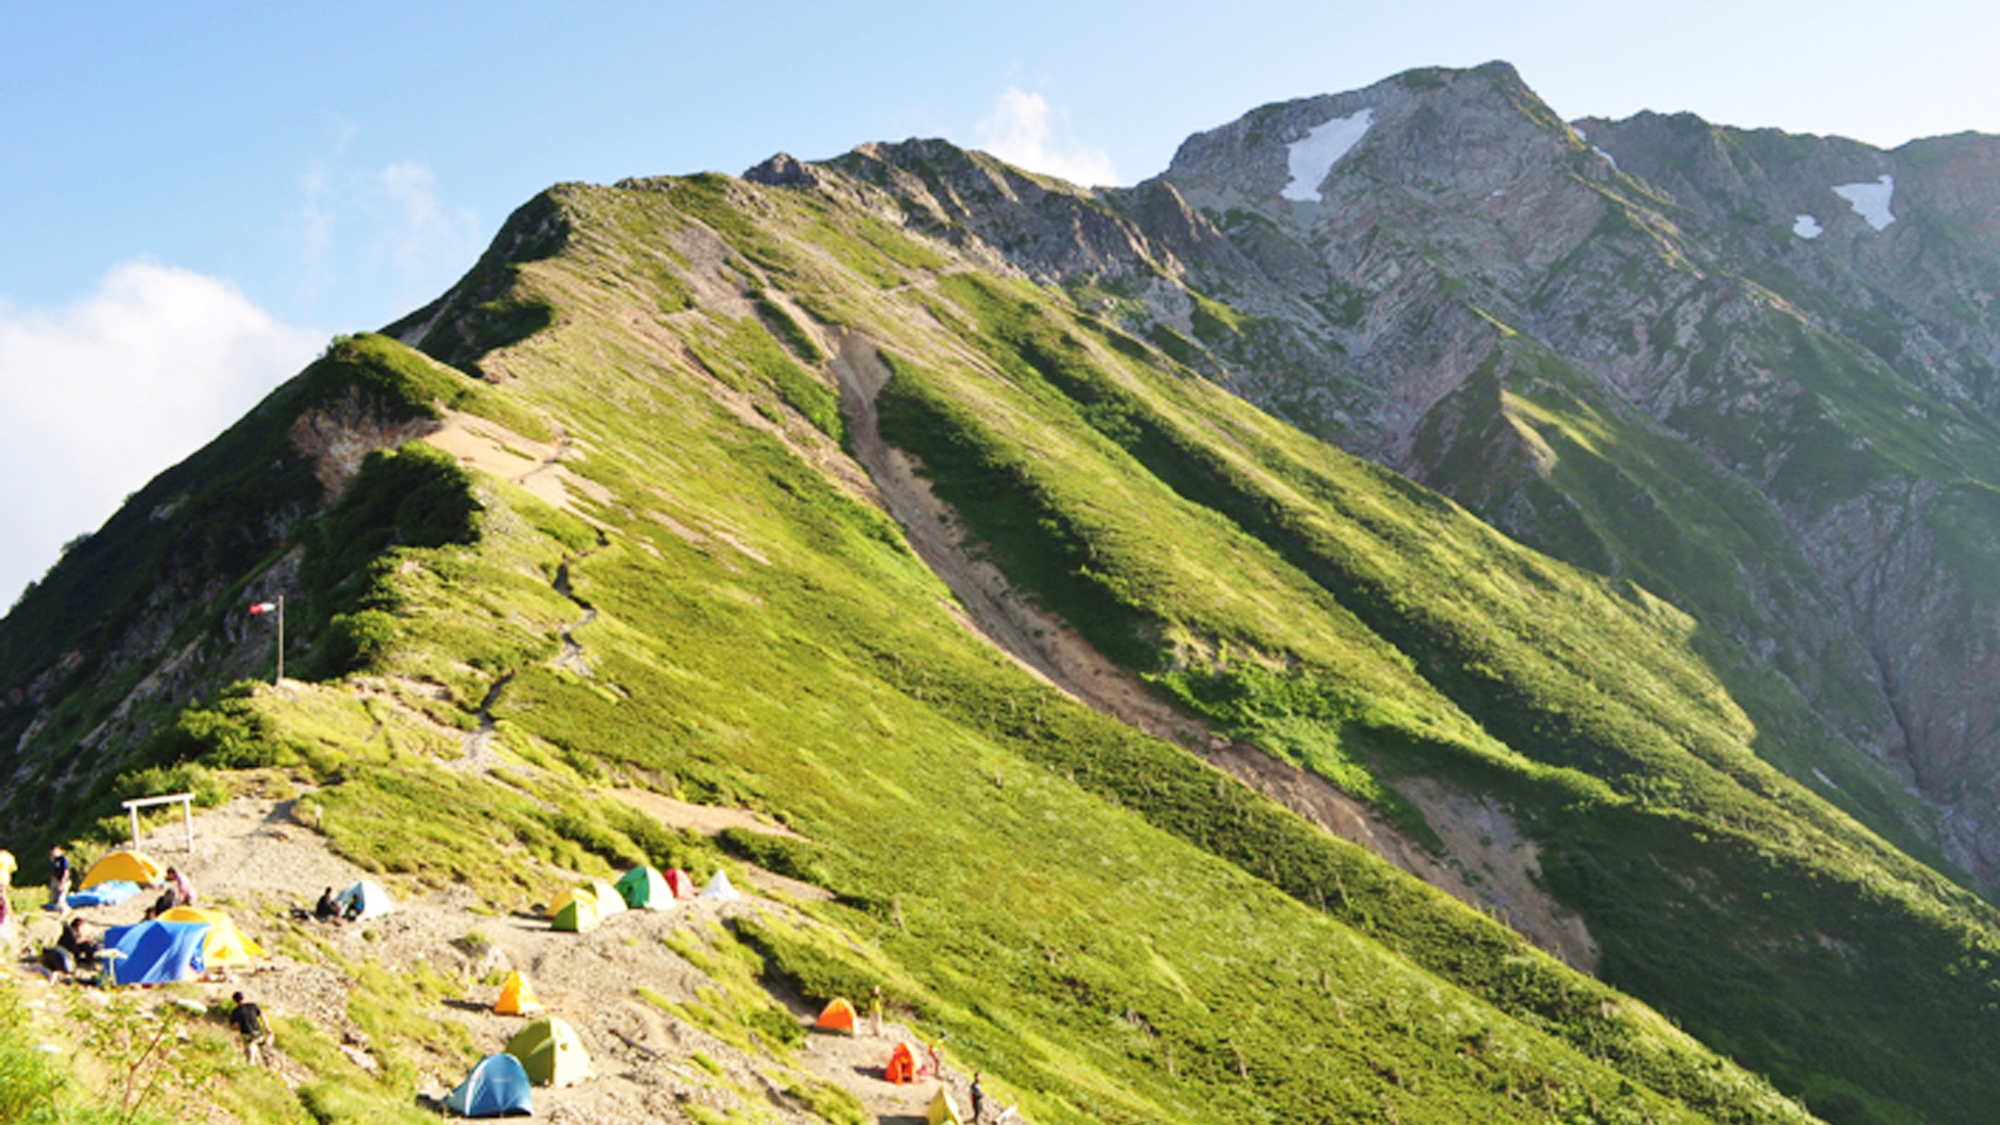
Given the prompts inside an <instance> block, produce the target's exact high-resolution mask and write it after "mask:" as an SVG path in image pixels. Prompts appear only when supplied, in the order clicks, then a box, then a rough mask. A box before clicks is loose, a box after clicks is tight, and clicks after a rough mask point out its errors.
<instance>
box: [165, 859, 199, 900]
mask: <svg viewBox="0 0 2000 1125" xmlns="http://www.w3.org/2000/svg"><path fill="white" fill-rule="evenodd" d="M167 882H168V883H170V884H172V885H173V888H174V898H175V899H176V900H177V901H176V902H175V903H174V905H176V906H193V905H194V884H193V883H190V882H188V877H187V876H186V875H183V874H181V869H180V868H178V867H169V868H167Z"/></svg>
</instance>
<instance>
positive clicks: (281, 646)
mask: <svg viewBox="0 0 2000 1125" xmlns="http://www.w3.org/2000/svg"><path fill="white" fill-rule="evenodd" d="M284 678H285V595H283V594H279V595H278V675H277V678H276V679H273V680H272V681H271V683H272V685H273V686H275V685H277V684H279V683H281V682H283V681H284ZM188 840H189V843H188V851H190V852H192V851H194V843H193V840H194V836H193V834H192V832H190V834H189V836H188Z"/></svg>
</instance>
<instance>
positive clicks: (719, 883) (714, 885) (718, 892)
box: [701, 867, 743, 902]
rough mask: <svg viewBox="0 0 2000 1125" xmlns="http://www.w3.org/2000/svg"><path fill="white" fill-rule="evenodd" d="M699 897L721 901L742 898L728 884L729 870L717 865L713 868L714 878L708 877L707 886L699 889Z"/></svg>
mask: <svg viewBox="0 0 2000 1125" xmlns="http://www.w3.org/2000/svg"><path fill="white" fill-rule="evenodd" d="M701 897H703V898H713V899H720V900H721V901H723V902H728V901H729V900H730V899H734V898H742V897H743V896H742V895H740V894H737V893H736V888H735V887H734V886H732V885H731V884H730V882H729V872H727V871H724V870H722V869H721V868H719V867H718V868H716V870H715V878H713V879H710V880H709V881H708V886H706V887H703V888H702V889H701Z"/></svg>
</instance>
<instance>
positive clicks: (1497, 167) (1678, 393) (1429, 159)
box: [1161, 64, 2000, 885]
mask: <svg viewBox="0 0 2000 1125" xmlns="http://www.w3.org/2000/svg"><path fill="white" fill-rule="evenodd" d="M1343 121H1344V122H1348V123H1354V122H1357V121H1358V122H1361V123H1364V124H1365V126H1366V128H1365V130H1355V129H1352V128H1351V126H1343V125H1342V124H1341V123H1342V122H1343ZM1342 128H1346V129H1347V131H1348V133H1350V134H1351V141H1350V145H1351V147H1346V148H1344V149H1343V150H1341V151H1339V152H1338V153H1337V154H1335V153H1331V152H1330V151H1329V150H1327V149H1325V148H1324V147H1323V146H1321V147H1318V148H1316V147H1315V138H1316V137H1318V136H1320V135H1321V134H1322V132H1324V131H1327V130H1329V129H1332V130H1339V129H1342ZM1995 153H1996V145H1995V143H1994V142H1993V141H1992V140H1990V139H1988V138H1982V137H1956V138H1945V139H1940V140H1934V141H1919V142H1913V143H1912V144H1910V145H1906V146H1904V147H1903V148H1902V149H1899V150H1897V151H1895V152H1893V153H1886V152H1881V151H1878V150H1875V149H1872V148H1869V147H1868V146H1865V145H1861V144H1858V143H1855V142H1852V141H1845V140H1840V139H1822V138H1813V137H1791V136H1787V135H1784V134H1781V133H1777V132H1775V131H1770V130H1766V131H1761V132H1754V133H1749V132H1742V131H1738V130H1731V129H1724V128H1718V127H1714V126H1710V125H1708V124H1707V123H1704V122H1701V121H1699V120H1698V119H1695V118H1693V117H1690V116H1687V115H1680V116H1676V117H1660V116H1657V115H1652V114H1646V115H1641V116H1640V117H1637V118H1634V119H1632V120H1630V121H1626V122H1617V123H1612V122H1605V121H1599V120H1594V119H1592V120H1585V121H1582V122H1579V123H1578V124H1577V125H1576V126H1575V127H1571V126H1568V125H1565V124H1564V123H1563V122H1561V121H1559V120H1557V119H1556V118H1555V116H1554V115H1553V114H1551V113H1550V112H1549V111H1548V110H1547V108H1546V107H1545V106H1543V105H1542V104H1541V103H1540V101H1539V100H1538V99H1536V98H1535V96H1534V95H1533V93H1532V92H1530V91H1529V90H1528V89H1527V88H1526V87H1525V86H1524V85H1522V83H1521V82H1520V80H1519V78H1518V77H1517V76H1516V75H1515V74H1514V73H1513V72H1512V71H1511V69H1509V68H1507V67H1505V66H1504V65H1498V64H1496V65H1492V66H1488V67H1483V68H1480V69H1478V70H1474V71H1469V72H1459V73H1440V72H1418V73H1413V74H1408V75H1403V76H1401V77H1399V78H1395V79H1391V80H1390V81H1388V82H1385V83H1382V84H1380V85H1377V86H1374V87H1371V88H1369V89H1367V90H1363V91H1359V92H1356V93H1351V94H1343V95H1338V96H1335V97H1326V98H1313V99H1306V100H1302V101H1298V102H1292V103H1287V104H1284V105H1278V106H1270V107H1266V108H1264V109H1261V110H1258V111H1256V112H1254V113H1252V114H1250V115H1248V116H1246V117H1245V118H1243V119H1242V120H1240V121H1238V122H1236V123H1234V124H1231V125H1228V126H1225V127H1223V128H1222V129H1218V130H1215V131H1212V132H1209V133H1205V134H1201V135H1199V136H1196V137H1194V138H1191V139H1190V140H1189V141H1188V142H1187V143H1186V144H1185V145H1184V146H1183V147H1182V149H1181V151H1180V153H1179V154H1178V155H1177V156H1176V157H1175V160H1174V162H1173V165H1172V167H1171V168H1169V169H1168V171H1167V172H1166V173H1165V175H1164V176H1163V177H1161V179H1162V180H1163V181H1164V182H1166V183H1168V184H1172V185H1173V186H1175V187H1176V188H1178V189H1179V190H1180V192H1181V193H1182V194H1183V195H1184V196H1185V197H1186V198H1187V199H1188V200H1189V202H1190V203H1192V204H1194V205H1195V206H1197V207H1199V208H1202V209H1203V210H1204V212H1205V213H1207V214H1208V215H1210V216H1211V217H1212V218H1213V219H1214V221H1215V222H1216V225H1217V226H1218V228H1219V229H1220V230H1221V231H1222V233H1223V234H1224V236H1225V237H1227V238H1228V239H1229V240H1230V241H1231V243H1232V244H1234V245H1237V246H1238V248H1239V249H1241V250H1243V251H1244V256H1245V257H1247V258H1249V259H1250V261H1251V262H1252V263H1253V264H1254V265H1255V266H1256V267H1257V269H1256V270H1255V272H1254V273H1252V274H1251V275H1250V276H1249V277H1243V276H1230V275H1228V274H1226V273H1224V272H1223V271H1220V270H1213V269H1211V270H1207V271H1203V270H1201V269H1196V270H1192V271H1190V274H1189V275H1188V281H1189V283H1190V284H1191V285H1192V286H1193V287H1196V288H1200V289H1204V290H1207V291H1209V292H1213V293H1216V294H1217V295H1219V296H1225V299H1230V300H1232V303H1236V304H1238V306H1239V307H1242V308H1243V309H1244V311H1246V312H1248V313H1251V314H1252V315H1255V316H1259V317H1265V318H1269V319H1271V320H1275V321H1277V322H1278V327H1277V328H1276V329H1275V331H1278V332H1283V333H1285V334H1288V335H1290V336H1292V337H1293V338H1295V339H1298V340H1301V341H1310V342H1311V343H1312V345H1314V347H1315V348H1316V351H1317V353H1318V354H1317V355H1316V356H1315V360H1316V362H1309V363H1305V364H1298V363H1285V362H1276V361H1274V360H1275V359H1276V357H1275V356H1273V355H1272V354H1270V353H1268V352H1265V353H1260V352H1259V351H1258V349H1256V348H1255V347H1254V346H1246V343H1248V342H1249V341H1245V340H1242V339H1229V338H1225V339H1222V340H1220V341H1218V345H1219V346H1218V350H1219V351H1222V352H1224V353H1225V354H1227V355H1228V356H1229V358H1230V359H1231V360H1232V361H1233V364H1234V365H1235V366H1238V367H1240V368H1241V374H1240V377H1239V379H1238V380H1237V386H1238V387H1239V389H1240V390H1241V391H1242V392H1243V393H1245V394H1246V395H1248V396H1250V397H1251V398H1253V399H1255V400H1258V401H1259V402H1261V403H1262V404H1264V405H1267V406H1269V407H1271V408H1273V409H1275V410H1277V411H1279V412H1281V413H1285V414H1288V415H1290V416H1291V417H1293V418H1294V419H1295V420H1297V421H1299V422H1300V423H1302V424H1304V425H1306V426H1308V427H1309V428H1313V429H1315V430H1317V431H1318V432H1320V433H1322V434H1323V435H1325V436H1327V437H1329V438H1331V439H1333V440H1335V441H1337V442H1339V443H1341V444H1342V445H1345V446H1347V447H1348V448H1350V449H1352V450H1354V451H1357V452H1361V453H1364V454H1366V455H1368V456H1370V457H1373V458H1375V459H1377V460H1380V461H1383V462H1385V463H1387V464H1389V465H1391V466H1393V467H1396V468H1398V469H1402V470H1404V471H1406V472H1409V473H1410V474H1411V475H1413V476H1416V477H1418V478H1419V479H1421V480H1424V481H1426V482H1427V483H1430V484H1433V485H1435V486H1437V487H1440V488H1442V489H1444V490H1445V491H1447V492H1449V493H1451V494H1453V495H1454V496H1456V497H1458V498H1459V499H1461V500H1463V501H1464V502H1466V503H1468V504H1469V505H1471V506H1472V507H1474V508H1475V509H1476V510H1478V511H1480V512H1481V513H1482V514H1483V515H1486V516H1487V517H1488V518H1490V519H1492V520H1493V521H1494V522H1496V523H1497V524H1499V525H1500V526H1502V527H1503V528H1505V529H1506V530H1508V531H1510V532H1511V533H1513V534H1515V535H1517V536H1519V537H1521V538H1523V539H1525V540H1527V541H1529V542H1531V543H1535V544H1537V545H1539V546H1542V547H1544V548H1545V549H1549V550H1551V551H1553V552H1554V553H1556V554H1558V555H1562V556H1565V557H1567V558H1569V559H1570V560H1571V561H1575V562H1579V563H1582V564H1584V565H1588V566H1593V567H1595V568H1597V569H1600V570H1604V571H1607V572H1610V573H1614V574H1629V575H1632V576H1634V577H1637V578H1639V579H1640V580H1641V581H1642V582H1644V583H1646V584H1647V585H1650V586H1652V587H1654V588H1655V589H1658V590H1660V591H1661V592H1663V593H1665V594H1667V595H1668V596H1669V597H1671V598H1673V599H1674V600H1675V601H1677V602H1679V603H1680V604H1681V605H1682V606H1683V607H1684V608H1687V609H1689V610H1690V611H1691V612H1694V613H1695V614H1696V615H1697V616H1698V617H1700V618H1702V619H1703V620H1704V622H1706V623H1708V624H1709V625H1711V626H1713V627H1715V628H1716V629H1718V630H1719V631H1720V632H1721V634H1723V636H1725V637H1726V638H1727V639H1728V641H1729V642H1731V644H1729V645H1727V646H1722V647H1727V648H1733V649H1734V650H1735V651H1733V652H1723V651H1720V649H1718V652H1717V657H1716V658H1717V659H1718V661H1719V662H1721V663H1723V664H1725V665H1728V664H1736V665H1740V666H1741V668H1740V670H1739V672H1738V673H1737V678H1738V682H1739V683H1744V684H1748V683H1749V682H1750V681H1752V680H1760V679H1762V680H1768V679H1769V678H1770V675H1769V674H1775V676H1776V677H1778V678H1779V679H1781V680H1782V681H1784V683H1782V684H1767V687H1766V691H1767V692H1769V691H1771V690H1772V689H1775V690H1776V694H1779V695H1789V694H1792V693H1793V692H1795V693H1796V694H1797V696H1798V697H1799V698H1800V699H1801V700H1803V701H1804V702H1805V703H1806V704H1807V706H1808V709H1809V710H1810V711H1811V712H1812V713H1813V717H1814V725H1816V726H1817V727H1818V729H1816V730H1815V729H1803V730H1797V731H1795V732H1791V733H1786V732H1782V731H1780V730H1778V729H1777V728H1779V727H1781V726H1782V725H1784V720H1783V719H1781V718H1780V717H1779V715H1778V714H1777V713H1776V711H1777V708H1766V709H1765V713H1764V714H1763V715H1760V716H1758V718H1759V719H1760V720H1761V722H1760V725H1767V726H1768V727H1769V728H1771V729H1770V730H1768V731H1767V736H1768V737H1767V745H1766V746H1765V747H1763V748H1765V749H1768V750H1769V751H1771V756H1773V757H1774V758H1775V759H1776V760H1779V761H1781V762H1783V763H1785V764H1786V765H1787V766H1788V768H1791V769H1793V771H1794V772H1795V774H1797V775H1799V776H1801V777H1802V778H1805V779H1808V780H1809V781H1810V780H1819V781H1821V782H1822V783H1823V786H1822V787H1823V788H1824V789H1825V790H1826V791H1827V792H1828V794H1829V795H1830V796H1835V798H1836V799H1840V798H1841V797H1842V796H1845V797H1846V798H1847V799H1848V800H1849V801H1850V803H1851V804H1852V803H1853V802H1854V801H1855V799H1856V798H1855V794H1853V793H1851V792H1849V793H1845V794H1842V793H1839V792H1837V790H1838V788H1839V783H1838V782H1831V781H1828V780H1827V779H1829V778H1830V777H1831V776H1833V774H1834V773H1836V772H1842V771H1836V770H1835V769H1834V766H1833V765H1832V763H1834V762H1844V764H1845V765H1846V766H1848V767H1849V769H1848V771H1846V772H1850V773H1851V770H1852V767H1853V764H1854V763H1853V762H1852V761H1850V760H1848V759H1852V758H1854V757H1857V756H1861V757H1865V758H1867V759H1870V760H1872V761H1874V762H1875V763H1878V764H1879V765H1880V766H1881V767H1882V768H1883V772H1882V775H1881V776H1882V781H1881V783H1880V784H1879V792H1878V795H1876V796H1871V797H1869V798H1867V799H1866V800H1864V801H1863V802H1861V803H1864V804H1873V805H1877V806H1879V807H1880V808H1886V807H1888V806H1889V805H1892V804H1894V803H1895V799H1894V795H1893V793H1891V792H1889V791H1890V790H1893V789H1894V788H1895V787H1897V786H1898V785H1900V784H1903V783H1913V784H1914V785H1915V787H1916V789H1917V791H1918V792H1920V793H1921V794H1922V796H1923V797H1924V799H1925V800H1926V801H1927V802H1928V803H1930V804H1931V805H1933V806H1934V807H1936V808H1940V809H1943V810H1945V811H1946V813H1947V814H1948V816H1947V821H1946V823H1945V824H1944V825H1943V826H1942V827H1940V826H1939V825H1938V824H1937V822H1936V821H1935V820H1934V819H1932V818H1929V817H1927V816H1925V815H1924V814H1921V813H1912V812H1911V811H1910V810H1908V809H1905V810H1904V811H1903V812H1901V813H1900V814H1898V815H1899V816H1900V817H1901V818H1902V819H1904V820H1905V821H1906V822H1911V823H1914V824H1916V825H1919V826H1925V827H1923V830H1924V831H1926V832H1928V833H1932V834H1934V835H1935V837H1936V838H1937V839H1938V840H1939V842H1940V843H1941V844H1943V846H1944V847H1945V849H1946V850H1947V852H1948V853H1949V854H1950V856H1951V857H1952V858H1953V859H1954V860H1955V861H1957V862H1958V863H1960V864H1962V865H1964V866H1966V867H1967V868H1969V869H1970V870H1971V871H1972V872H1973V873H1974V874H1975V875H1976V876H1977V877H1978V878H1979V879H1981V880H1982V881H1984V882H1986V883H1988V884H1989V885H1990V884H1991V882H1992V881H1993V880H1994V878H1995V877H1996V875H2000V848H1996V847H1995V846H1994V845H1995V843H1996V839H1995V832H1994V828H1995V826H1996V825H2000V807H1996V806H1995V805H1994V804H1993V803H1992V801H1991V799H1990V798H1988V797H1985V796H1983V795H1982V794H1985V793H1990V792H1991V791H1992V787H1993V782H1994V781H1996V780H2000V711H1996V710H1995V708H1994V705H1993V703H1992V702H1991V700H1992V697H1993V691H1992V685H1993V683H1994V678H1993V677H1994V673H1995V671H1996V668H1995V665H1994V658H1993V653H1994V651H1995V649H1996V638H2000V617H1996V608H2000V603H1996V601H1995V598H1994V596H1993V593H1992V590H1993V583H1992V579H1993V577H1994V575H1995V574H1996V566H2000V556H1996V555H1995V554H1994V551H1993V544H1995V543H1996V542H1997V541H2000V538H1996V536H1995V535H1994V534H1993V531H1994V523H1993V517H1992V515H1991V514H1990V513H1991V511H1992V508H1991V505H1990V503H1989V502H1988V501H1987V500H1986V497H1987V496H1988V495H1990V486H1991V484H1992V482H1993V481H1994V480H1995V479H1996V478H1995V477H1994V475H1993V469H1994V464H1995V463H1994V460H1993V457H1994V453H1995V452H1996V449H2000V446H1996V444H1995V440H1994V437H1995V434H1996V432H2000V431H1996V429H1995V425H1994V421H1993V419H1992V418H1991V417H1990V416H1989V413H1988V412H1989V410H1990V407H1991V404H1992V403H1993V401H1994V394H1995V385H1996V381H1995V379H1994V377H1993V372H1994V360H1995V357H1996V356H2000V338H1996V336H1995V334H1994V322H1993V314H1992V313H1991V311H1990V306H1991V301H1992V294H1993V292H1994V291H1995V288H1996V284H1995V281H1994V279H1995V278H2000V258H1996V257H1995V252H1994V247H1995V245H1996V244H1995V241H1994V236H1995V229H1996V223H1997V222H2000V210H1996V202H2000V201H1996V199H1995V198H1994V189H1993V187H1992V185H1993V183H1995V178H1994V177H1993V175H1992V174H1991V173H1992V171H1993V167H1992V165H1993V161H1994V159H1995ZM1330 155H1331V156H1334V158H1333V159H1331V160H1330V161H1328V159H1327V158H1328V157H1329V156H1330ZM1308 158H1310V159H1308ZM1321 161H1325V163H1320V162H1321ZM1239 295H1240V296H1239ZM1314 297H1317V298H1318V300H1317V301H1315V300H1313V298H1314ZM1300 304H1309V305H1314V304H1316V305H1318V306H1320V307H1317V308H1314V309H1313V310H1312V311H1311V312H1310V313H1306V314H1303V315H1302V314H1301V313H1300V311H1299V309H1298V306H1299V305H1300ZM1327 306H1334V307H1332V308H1328V307H1327ZM1329 313H1334V314H1336V315H1328V314H1329ZM1338 314H1344V315H1338ZM1264 330H1265V331H1266V332H1271V331H1274V329H1272V328H1265V329H1264ZM1243 335H1244V336H1245V337H1251V339H1252V340H1254V336H1253V334H1250V333H1245V334H1243ZM1752 694H1755V693H1754V692H1753V693H1752ZM1787 744H1788V745H1787ZM1855 751H1858V752H1859V753H1858V755H1856V754H1854V753H1852V752H1855ZM1812 771H1817V775H1816V776H1815V774H1814V773H1813V772H1812ZM1849 785H1850V787H1851V786H1852V783H1851V782H1850V783H1849ZM1878 811H1879V808H1878ZM1877 819H1878V822H1879V818H1877ZM1926 822H1928V825H1926Z"/></svg>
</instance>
